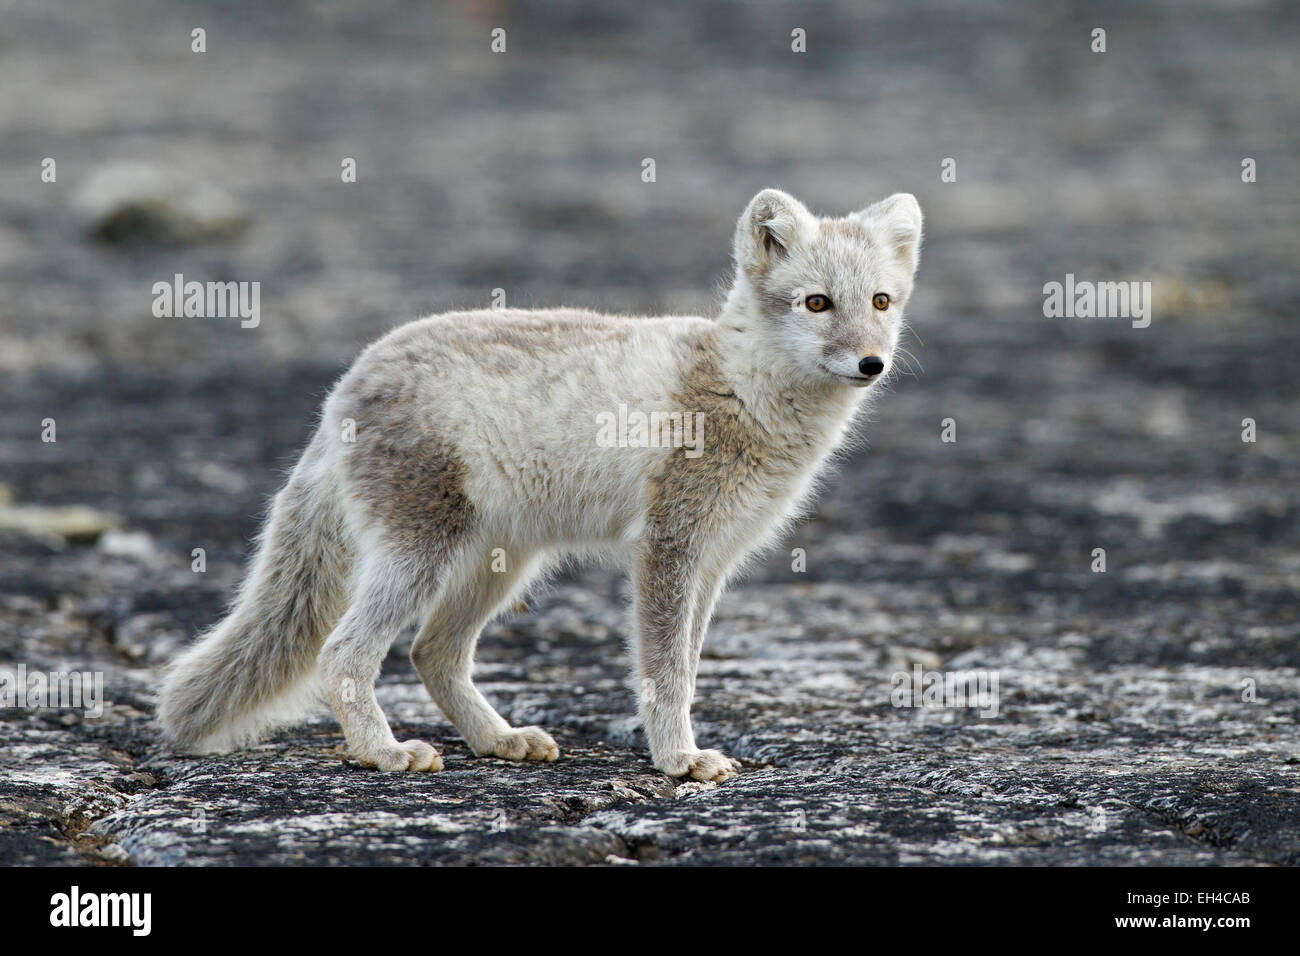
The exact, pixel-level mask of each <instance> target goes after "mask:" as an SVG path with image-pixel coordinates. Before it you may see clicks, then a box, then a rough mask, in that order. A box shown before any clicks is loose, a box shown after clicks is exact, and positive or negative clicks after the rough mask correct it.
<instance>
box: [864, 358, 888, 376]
mask: <svg viewBox="0 0 1300 956" xmlns="http://www.w3.org/2000/svg"><path fill="white" fill-rule="evenodd" d="M884 370H885V360H884V359H882V358H881V357H880V356H879V355H868V356H867V357H866V358H864V359H863V360H862V361H861V362H859V363H858V371H859V372H861V373H862V374H863V375H879V374H880V373H881V372H883V371H884Z"/></svg>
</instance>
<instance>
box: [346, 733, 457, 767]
mask: <svg viewBox="0 0 1300 956" xmlns="http://www.w3.org/2000/svg"><path fill="white" fill-rule="evenodd" d="M357 760H358V761H359V762H360V763H361V766H363V767H375V768H377V769H379V770H382V771H384V772H386V773H392V772H394V771H398V770H428V771H434V770H441V769H442V757H441V756H439V755H438V751H436V750H434V749H433V748H432V747H430V746H429V745H428V744H426V743H425V742H424V741H423V740H408V741H406V742H405V743H402V744H396V745H394V746H390V747H383V748H380V749H379V750H378V751H376V752H375V753H374V754H371V755H369V756H364V757H363V756H358V757H357Z"/></svg>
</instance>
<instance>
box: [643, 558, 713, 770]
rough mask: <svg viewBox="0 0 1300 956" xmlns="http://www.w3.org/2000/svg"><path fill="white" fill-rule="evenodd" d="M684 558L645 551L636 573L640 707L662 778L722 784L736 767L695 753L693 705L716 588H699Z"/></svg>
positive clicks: (709, 753)
mask: <svg viewBox="0 0 1300 956" xmlns="http://www.w3.org/2000/svg"><path fill="white" fill-rule="evenodd" d="M702 577H704V575H701V573H700V571H699V570H698V568H697V567H695V566H694V565H693V562H692V561H691V560H690V559H689V556H688V555H687V554H684V553H681V552H680V551H678V550H676V549H672V548H668V549H664V550H650V551H648V552H647V553H645V554H643V555H642V556H641V557H640V558H639V559H638V562H637V569H636V635H637V641H636V649H637V674H638V677H639V680H638V682H637V694H638V704H639V708H640V712H641V721H642V724H643V726H644V727H645V732H646V737H647V739H648V740H649V743H650V756H651V759H652V760H653V761H654V765H655V767H656V768H658V769H659V770H662V771H663V772H664V773H666V774H668V775H670V776H673V777H684V776H690V777H692V778H694V779H696V780H713V781H718V782H721V781H723V780H726V779H727V778H728V777H732V776H734V775H735V773H736V770H737V764H736V762H735V761H734V760H732V759H731V758H730V757H728V756H727V755H726V754H724V753H721V752H720V751H717V750H701V749H700V748H699V747H697V746H696V745H695V732H694V730H693V729H692V728H691V700H692V698H693V697H694V696H695V672H696V669H697V668H698V667H699V662H700V645H701V643H702V639H703V632H704V628H705V626H706V625H707V624H708V615H709V613H710V612H711V610H712V605H713V598H714V596H715V595H716V594H717V591H718V589H719V582H717V581H714V580H708V581H704V580H701V578H702Z"/></svg>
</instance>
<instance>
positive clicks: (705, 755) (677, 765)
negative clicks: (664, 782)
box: [655, 750, 740, 783]
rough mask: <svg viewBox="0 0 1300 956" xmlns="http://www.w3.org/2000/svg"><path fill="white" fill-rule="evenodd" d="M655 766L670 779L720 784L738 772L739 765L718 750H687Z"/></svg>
mask: <svg viewBox="0 0 1300 956" xmlns="http://www.w3.org/2000/svg"><path fill="white" fill-rule="evenodd" d="M655 766H656V767H658V768H659V769H660V770H662V771H663V772H664V773H666V774H668V776H670V777H690V778H691V779H693V780H705V781H708V780H711V781H713V782H714V783H722V781H724V780H727V779H728V778H730V777H734V776H735V775H736V772H737V771H739V770H740V764H738V763H736V761H734V760H732V759H731V758H730V757H728V756H727V755H726V754H724V753H723V752H722V751H720V750H689V751H685V752H683V753H679V754H674V755H673V756H672V757H671V758H669V759H667V760H664V761H660V762H657V763H656V764H655Z"/></svg>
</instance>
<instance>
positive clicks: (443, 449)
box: [159, 189, 921, 781]
mask: <svg viewBox="0 0 1300 956" xmlns="http://www.w3.org/2000/svg"><path fill="white" fill-rule="evenodd" d="M920 244H921V209H920V207H919V206H918V204H917V202H916V199H915V198H914V197H913V196H911V195H910V194H907V193H898V194H895V195H893V196H890V197H889V198H888V199H885V200H883V201H881V202H878V203H875V204H874V205H871V206H868V207H867V208H866V209H864V210H862V211H860V212H856V213H853V214H851V215H849V216H847V217H844V218H818V217H816V216H814V215H813V214H812V213H810V212H809V211H808V210H807V209H806V208H805V207H804V206H803V204H801V203H800V202H799V201H798V200H796V199H795V198H793V197H792V196H789V195H787V194H786V193H784V192H781V191H780V190H776V189H765V190H763V191H762V192H760V193H759V194H758V195H757V196H755V197H754V198H753V200H751V201H750V203H749V206H748V207H747V208H746V209H745V212H744V214H743V215H742V216H741V217H740V220H739V222H738V224H737V227H736V231H735V239H734V258H735V264H736V270H735V279H734V282H733V284H732V286H731V289H730V291H729V293H728V295H727V297H726V300H725V302H724V304H723V306H722V309H721V312H720V314H719V315H718V316H717V317H716V318H713V319H706V318H698V317H682V316H668V317H658V318H627V317H622V316H606V315H598V314H596V313H593V312H587V311H580V310H571V309H556V310H538V311H521V310H494V311H480V312H455V313H449V314H446V315H439V316H434V317H432V318H426V319H421V320H418V321H415V322H411V323H409V324H407V325H403V326H401V327H400V328H398V329H396V330H394V331H393V332H391V333H389V334H388V335H386V336H385V337H383V338H382V339H380V340H379V341H377V342H375V343H374V344H372V345H371V346H370V347H368V348H367V349H366V350H365V351H364V352H362V354H361V356H360V357H359V358H358V359H357V361H356V362H355V364H353V365H352V367H351V368H350V369H349V370H348V371H347V372H346V373H345V374H344V375H343V377H342V378H341V379H340V380H339V382H338V384H337V385H336V386H335V387H334V389H333V391H332V392H331V394H330V396H329V397H328V399H327V400H326V401H325V405H324V409H323V412H322V415H321V421H320V425H319V427H318V428H317V430H316V433H315V435H314V437H313V438H312V440H311V442H310V443H309V445H308V446H307V449H306V450H305V451H304V453H303V455H302V458H301V460H300V461H299V462H298V465H297V467H296V468H295V469H294V471H293V473H292V475H291V477H290V478H289V481H288V483H287V484H286V486H285V487H284V488H283V489H282V490H281V491H280V492H279V494H278V495H277V496H276V498H275V501H274V504H273V507H272V509H271V512H270V516H269V518H268V520H267V523H266V526H265V528H264V529H263V531H262V533H261V536H260V541H259V543H258V546H257V550H256V556H255V557H254V559H253V561H252V566H251V568H250V570H249V572H248V575H247V578H246V580H245V582H244V584H243V586H242V588H241V589H240V592H239V595H238V599H237V600H236V602H235V604H234V605H233V607H232V609H231V610H230V612H229V614H228V616H227V617H226V618H225V619H224V620H223V621H221V622H220V623H219V624H218V625H216V627H215V628H214V629H213V630H211V631H210V632H209V633H208V634H206V635H205V636H204V637H202V638H201V639H200V640H199V641H198V642H197V643H195V644H194V645H193V646H191V647H190V648H188V649H187V650H186V651H185V652H184V653H182V654H181V655H180V656H179V658H178V659H177V660H176V661H175V662H174V663H173V665H172V666H171V667H170V669H169V671H168V673H167V676H166V679H165V681H164V683H163V687H162V694H161V701H160V706H159V716H160V719H161V723H162V727H163V731H164V734H165V737H166V738H167V740H168V742H169V743H170V745H171V746H172V747H173V748H175V749H176V750H179V751H182V752H188V753H213V752H219V751H222V750H227V749H230V748H232V747H237V746H241V745H246V744H249V743H251V742H252V741H254V740H255V739H256V738H257V737H258V736H259V735H260V734H261V733H262V732H263V731H265V730H266V729H267V728H269V727H270V726H271V725H272V723H274V722H278V721H282V720H284V719H286V718H291V717H292V716H293V715H294V714H295V713H299V712H300V711H299V710H298V709H297V708H298V707H299V705H300V704H301V703H303V702H304V699H305V698H306V697H307V694H308V692H309V691H311V690H314V689H316V688H317V687H318V684H319V679H320V678H323V680H324V685H325V690H326V691H327V693H328V696H329V700H330V703H331V705H332V707H333V710H334V713H335V714H336V715H337V717H338V720H339V722H340V724H342V727H343V732H344V735H345V736H346V738H347V744H348V748H349V750H350V751H351V753H352V755H353V756H354V757H355V758H356V759H357V760H358V761H359V762H360V763H361V764H363V765H365V766H369V767H378V768H379V769H380V770H386V771H395V770H439V769H441V768H442V760H441V758H440V756H439V754H438V752H437V751H436V750H435V749H434V748H433V747H431V746H430V745H429V744H427V743H424V742H422V741H418V740H408V741H406V742H404V743H401V742H398V741H397V740H396V739H395V738H394V737H393V733H392V730H391V729H390V728H389V726H388V723H387V721H386V720H385V719H384V715H383V712H382V711H381V710H380V708H379V704H378V703H377V701H376V699H375V692H374V682H375V678H376V677H377V676H378V673H379V668H380V662H381V661H382V660H383V659H384V657H385V655H386V654H387V652H388V649H389V647H390V645H391V644H392V642H393V640H394V639H395V638H396V637H397V636H398V635H399V633H400V632H401V631H402V629H403V628H404V627H406V626H408V625H409V624H410V623H411V622H418V623H420V624H422V626H421V628H420V630H419V633H418V634H417V636H416V638H415V642H414V644H413V645H412V648H411V659H412V661H413V662H414V664H415V667H416V669H417V670H418V672H419V674H420V677H421V678H422V680H423V681H424V685H425V687H426V688H428V691H429V694H430V695H431V696H432V697H433V699H434V700H435V701H436V702H437V703H438V706H439V707H440V708H441V709H442V710H443V711H444V712H445V713H446V715H447V717H448V718H449V719H450V720H451V722H452V723H454V724H455V725H456V727H457V729H458V730H459V731H460V733H461V734H462V735H463V736H464V738H465V740H466V742H467V743H468V744H469V746H470V747H471V748H472V749H473V751H474V752H475V753H476V754H479V755H494V756H497V757H504V758H506V759H509V760H521V759H523V760H554V759H555V758H556V757H557V756H558V754H559V751H558V749H557V747H556V744H555V741H554V740H553V739H552V738H551V737H550V735H549V734H547V733H546V732H545V731H544V730H542V729H541V728H539V727H511V726H510V724H508V723H507V722H506V721H505V720H504V719H503V718H502V717H501V716H500V715H499V714H498V713H497V712H496V711H495V710H494V709H493V708H492V706H491V704H489V703H488V701H487V700H486V699H485V698H484V697H483V695H482V694H480V693H479V691H478V690H477V688H475V686H474V683H473V680H472V669H473V661H474V650H475V645H476V643H477V641H478V638H479V634H480V632H481V631H482V629H483V626H484V624H486V623H487V622H488V621H489V620H491V619H492V617H493V616H494V615H495V614H496V613H498V612H499V611H501V610H503V609H505V608H507V607H509V606H511V605H512V604H513V603H514V602H515V600H516V598H517V596H518V595H519V593H520V592H521V591H522V590H523V589H524V588H525V587H526V586H527V584H528V582H529V580H530V579H532V578H534V577H536V576H537V575H538V574H539V573H541V572H542V570H543V569H544V567H545V566H546V565H547V564H548V563H549V562H552V561H554V560H556V559H557V558H558V557H560V556H563V555H568V554H574V553H601V554H605V555H608V554H610V553H613V554H615V555H619V556H621V557H622V558H623V559H624V560H625V562H626V564H627V565H628V566H629V567H630V570H631V572H632V575H633V583H634V601H633V612H634V627H633V631H634V634H633V638H632V641H631V648H632V656H633V659H634V670H635V674H634V680H633V687H634V688H635V689H636V692H637V694H638V704H639V711H640V716H641V720H642V723H643V726H644V728H645V733H646V737H647V739H648V742H649V745H650V754H651V757H652V759H653V762H654V765H655V767H657V768H658V769H660V770H662V771H663V772H665V773H667V774H670V775H673V776H686V775H689V776H691V777H693V778H695V779H697V780H715V781H721V780H724V779H726V778H728V777H730V776H731V775H733V774H734V773H735V772H736V770H737V769H738V767H737V764H736V762H735V761H733V760H732V759H731V758H729V757H727V756H726V755H724V754H722V753H720V752H719V751H717V750H701V749H700V748H699V747H698V746H697V745H696V741H695V734H694V732H693V730H692V728H691V716H690V711H691V701H692V698H693V697H694V695H695V675H696V667H697V665H698V663H699V657H700V646H701V644H702V643H703V640H704V631H705V628H706V626H707V625H708V622H709V618H710V616H711V615H712V613H713V608H714V604H715V602H716V601H717V598H718V595H719V593H720V592H721V591H722V588H723V585H724V583H725V582H726V580H727V577H728V575H729V574H730V573H732V572H733V571H734V570H736V568H737V566H738V564H739V563H740V562H741V561H742V560H743V558H744V557H745V556H746V554H748V553H750V552H752V551H754V550H755V549H756V548H758V547H760V546H761V545H762V544H763V543H764V542H766V541H769V540H771V539H772V537H773V536H774V535H775V534H777V533H778V532H779V531H780V530H781V528H782V527H783V525H785V524H786V523H787V522H788V521H789V520H790V519H791V517H792V516H793V515H795V513H796V512H797V511H798V510H799V508H800V506H801V504H802V503H803V502H804V501H805V500H806V499H807V498H808V496H809V494H810V492H811V490H812V488H813V485H814V482H815V480H816V478H817V475H818V472H819V471H820V470H821V469H822V468H823V466H824V464H825V463H826V462H827V460H828V459H829V458H830V457H831V455H832V453H833V452H834V451H835V449H836V448H837V447H838V446H839V445H840V444H841V443H842V441H843V440H844V438H845V437H846V436H847V433H848V431H849V429H850V427H851V424H852V420H853V418H854V414H855V412H856V411H858V410H859V409H860V408H862V406H863V399H864V397H865V396H866V395H867V394H868V393H869V392H870V391H871V389H870V386H871V385H872V384H873V383H878V382H880V381H881V380H882V378H883V377H885V376H887V375H888V373H889V372H890V371H891V370H892V359H893V356H894V352H895V349H896V348H897V345H898V339H899V335H900V333H901V331H902V327H903V308H904V306H905V305H906V304H907V301H908V298H909V296H910V295H911V292H912V280H913V276H914V275H915V272H916V266H917V261H918V257H919V254H920ZM624 406H625V407H626V408H629V409H633V410H637V411H639V412H640V413H641V414H642V415H646V416H653V415H656V414H657V416H658V418H657V420H658V421H659V422H660V423H663V422H665V421H666V422H669V423H670V425H669V427H670V428H671V427H672V424H675V423H677V422H685V421H690V422H693V423H696V426H697V427H696V429H695V432H696V434H695V440H694V445H695V447H694V448H693V449H692V448H688V447H685V446H684V445H683V443H681V442H675V441H660V440H654V441H619V442H613V443H611V442H609V441H604V442H601V441H598V440H597V432H598V430H599V428H600V425H599V424H598V422H599V421H600V420H601V419H602V417H603V418H606V419H607V418H608V417H609V416H610V415H612V414H614V413H615V412H616V411H618V410H620V409H621V408H623V407H624ZM660 437H662V436H660Z"/></svg>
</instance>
